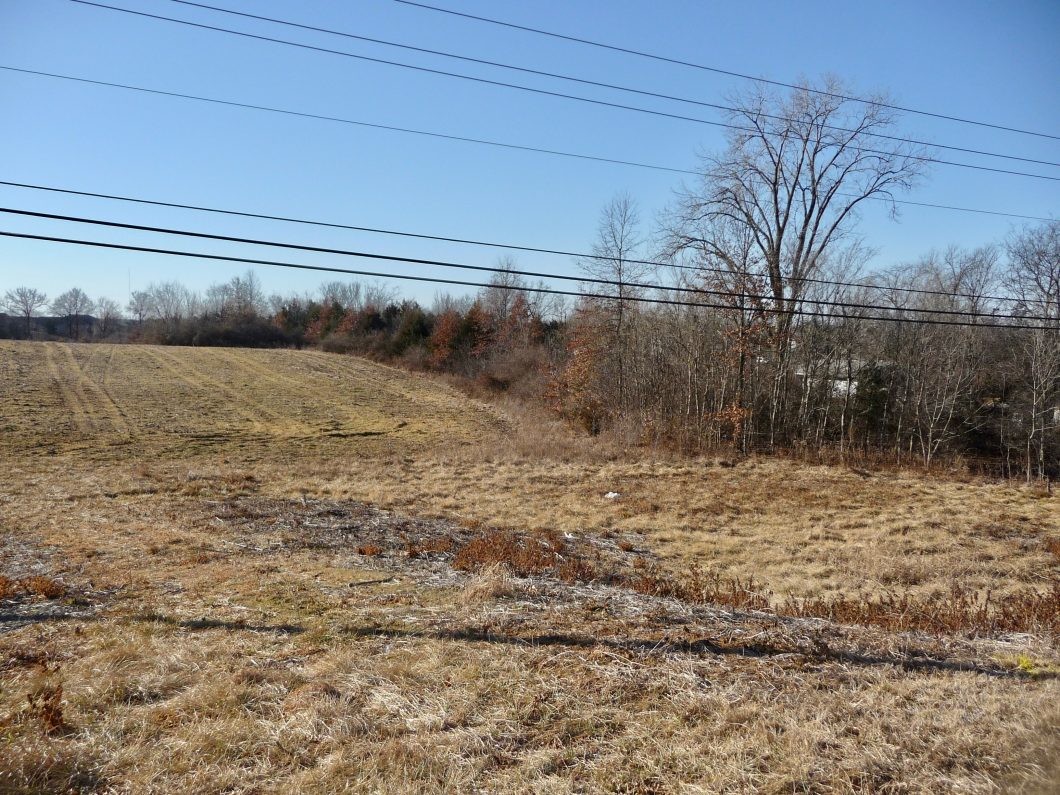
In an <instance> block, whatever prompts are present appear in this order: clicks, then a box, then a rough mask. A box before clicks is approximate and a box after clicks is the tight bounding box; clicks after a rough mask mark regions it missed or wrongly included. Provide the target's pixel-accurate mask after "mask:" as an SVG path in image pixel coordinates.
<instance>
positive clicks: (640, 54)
mask: <svg viewBox="0 0 1060 795" xmlns="http://www.w3.org/2000/svg"><path fill="white" fill-rule="evenodd" d="M394 2H397V3H401V4H403V5H407V6H414V7H416V8H422V9H426V10H428V11H438V12H440V13H443V14H450V15H452V16H455V17H463V18H465V19H473V20H476V21H478V22H488V23H489V24H491V25H500V26H502V27H506V28H512V29H514V30H522V31H525V32H527V33H536V34H538V35H541V36H550V37H552V38H554V39H563V40H564V41H572V42H575V43H577V44H586V45H589V46H591V47H599V48H601V49H604V50H611V51H613V52H621V53H625V54H627V55H636V56H638V57H640V58H650V59H652V60H654V61H661V62H663V63H670V64H676V65H678V66H687V67H690V68H692V69H700V70H702V71H704V72H713V73H714V74H720V75H726V76H727V77H738V78H740V79H741V80H751V81H753V82H755V83H767V84H768V85H773V86H781V87H782V88H792V89H797V90H800V91H809V92H811V93H813V94H820V95H821V96H825V97H832V98H834V99H842V100H845V101H848V102H861V103H863V104H865V105H875V106H876V107H880V108H890V109H891V110H897V111H901V112H902V113H913V114H916V115H918V116H930V117H931V118H934V119H944V120H946V121H954V122H960V123H961V124H972V125H975V126H978V127H989V128H991V129H994V130H1004V131H1005V132H1013V133H1020V134H1021V135H1033V136H1035V137H1038V138H1050V139H1053V140H1060V135H1052V134H1050V133H1042V132H1035V131H1033V130H1025V129H1021V128H1019V127H1009V126H1006V125H1003V124H994V123H991V122H985V121H978V120H976V119H966V118H962V117H960V116H951V115H947V114H945V113H935V112H932V111H928V110H919V109H917V108H909V107H904V106H902V105H894V104H891V103H889V102H881V101H879V100H874V99H865V98H863V97H855V96H850V95H847V94H839V93H835V92H832V91H823V90H821V89H815V88H806V87H805V86H799V85H795V84H793V83H785V82H783V81H780V80H769V79H767V78H764V77H755V76H754V75H749V74H744V73H742V72H734V71H732V70H729V69H721V68H719V67H715V66H706V65H704V64H699V63H693V62H691V61H683V60H681V59H679V58H669V57H667V56H665V55H658V54H657V53H651V52H645V51H643V50H635V49H632V48H629V47H619V46H617V45H614V44H605V43H603V42H599V41H593V40H591V39H583V38H579V37H577V36H568V35H565V34H562V33H555V32H553V31H549V30H542V29H540V28H532V27H529V26H527V25H516V24H515V23H513V22H504V21H503V20H500V19H492V18H490V17H483V16H478V15H476V14H468V13H464V12H462V11H454V10H452V9H449V8H441V7H439V6H433V5H428V4H427V3H419V2H414V0H394Z"/></svg>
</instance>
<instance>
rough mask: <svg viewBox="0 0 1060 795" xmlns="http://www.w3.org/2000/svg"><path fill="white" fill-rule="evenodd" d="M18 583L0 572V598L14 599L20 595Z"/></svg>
mask: <svg viewBox="0 0 1060 795" xmlns="http://www.w3.org/2000/svg"><path fill="white" fill-rule="evenodd" d="M18 590H19V589H18V583H17V582H15V581H14V580H12V579H11V578H10V577H5V576H4V575H3V574H0V599H14V598H15V597H16V596H17V595H18Z"/></svg>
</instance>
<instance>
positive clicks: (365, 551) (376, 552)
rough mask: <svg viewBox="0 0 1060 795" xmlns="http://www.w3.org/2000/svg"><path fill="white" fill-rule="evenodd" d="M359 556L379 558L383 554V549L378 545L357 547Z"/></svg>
mask: <svg viewBox="0 0 1060 795" xmlns="http://www.w3.org/2000/svg"><path fill="white" fill-rule="evenodd" d="M357 554H358V555H364V556H365V557H368V558H377V557H379V556H380V555H382V554H383V548H382V547H381V546H379V545H378V544H361V545H360V546H359V547H357Z"/></svg>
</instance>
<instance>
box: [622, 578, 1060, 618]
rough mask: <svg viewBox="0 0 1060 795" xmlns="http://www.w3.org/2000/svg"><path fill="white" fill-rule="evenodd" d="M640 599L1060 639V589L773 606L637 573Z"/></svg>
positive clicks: (727, 586) (742, 590)
mask: <svg viewBox="0 0 1060 795" xmlns="http://www.w3.org/2000/svg"><path fill="white" fill-rule="evenodd" d="M626 582H627V584H628V585H629V587H631V588H633V590H635V591H639V592H640V593H646V594H651V595H653V596H667V597H671V598H674V599H680V600H681V601H685V602H691V603H695V604H715V605H724V606H726V607H731V608H734V609H737V610H768V611H770V612H772V613H775V614H776V615H778V616H791V617H796V618H824V619H828V620H829V621H834V622H836V623H839V624H861V625H867V626H877V627H882V628H884V629H887V630H890V631H892V632H905V631H911V630H915V631H921V632H936V633H943V632H946V633H953V632H974V633H983V634H997V633H1001V632H1042V631H1045V632H1050V633H1054V634H1060V585H1054V586H1053V589H1052V590H1051V591H1045V592H1040V591H1033V590H1028V591H1022V592H1019V593H1013V594H1008V595H1006V596H1003V597H998V598H993V597H991V595H990V594H989V593H988V594H986V596H983V597H980V596H978V595H977V594H976V593H975V592H973V591H968V590H965V589H964V588H962V587H961V586H960V585H957V584H955V585H954V586H953V587H952V588H951V589H950V591H949V592H947V593H941V592H940V593H933V594H928V595H926V596H917V595H913V594H909V593H905V594H884V595H883V596H875V597H873V596H868V595H861V596H855V597H850V596H829V597H818V598H810V599H794V598H789V599H786V600H784V601H781V602H777V603H773V602H772V601H771V600H770V594H769V593H768V592H767V591H765V590H763V589H762V588H761V586H760V585H759V584H758V583H756V582H755V581H754V579H753V578H752V579H749V580H746V581H741V580H740V579H739V578H724V577H721V576H720V575H718V574H714V573H711V574H704V573H703V572H702V571H700V570H698V569H693V570H692V571H691V572H690V574H689V575H688V576H687V577H685V578H677V577H670V576H667V575H665V574H662V573H660V572H658V571H655V570H653V569H646V568H641V569H640V570H639V571H638V573H637V574H636V575H634V576H633V577H632V578H628V579H627V580H626Z"/></svg>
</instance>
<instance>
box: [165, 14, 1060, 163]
mask: <svg viewBox="0 0 1060 795" xmlns="http://www.w3.org/2000/svg"><path fill="white" fill-rule="evenodd" d="M170 2H172V3H178V4H180V5H185V6H191V7H194V8H203V9H207V10H210V11H217V12H219V13H222V14H231V15H233V16H237V17H243V18H245V19H256V20H259V21H263V22H270V23H273V24H276V25H285V26H287V27H292V28H298V29H300V30H309V31H314V32H316V33H327V34H329V35H332V36H342V37H343V38H347V39H353V40H355V41H364V42H369V43H371V44H380V45H383V46H386V47H396V48H398V49H402V50H409V51H412V52H418V53H425V54H427V55H436V56H439V57H442V58H451V59H454V60H458V61H463V62H465V63H473V64H479V65H482V66H492V67H496V68H499V69H509V70H511V71H515V72H521V73H523V74H531V75H537V76H539V77H549V78H553V79H556V80H566V81H568V82H572V83H578V84H581V85H587V86H595V87H597V88H607V89H612V90H615V91H623V92H626V93H629V94H637V95H639V96H644V97H653V98H655V99H665V100H669V101H672V102H682V103H685V104H688V105H698V106H699V107H704V108H712V109H714V110H720V111H724V112H726V113H735V114H744V111H742V110H741V109H740V108H734V107H732V106H730V105H721V104H719V103H716V102H707V101H705V100H698V99H692V98H690V97H680V96H675V95H672V94H663V93H661V92H658V91H648V90H644V89H639V88H631V87H629V86H622V85H617V84H615V83H605V82H602V81H599V80H589V79H586V78H582V77H575V76H572V75H565V74H559V73H557V72H548V71H544V70H542V69H532V68H530V67H525V66H516V65H514V64H507V63H501V62H499V61H490V60H487V59H485V58H473V57H471V56H468V55H460V54H459V53H453V52H446V51H444V50H433V49H429V48H427V47H416V46H414V45H411V44H402V43H401V42H396V41H388V40H386V39H378V38H373V37H372V36H362V35H359V34H356V33H350V32H348V31H342V30H335V29H333V28H321V27H317V26H315V25H306V24H303V23H301V22H294V21H292V20H288V19H278V18H276V17H267V16H262V15H260V14H250V13H247V12H245V11H236V10H234V9H230V8H222V7H221V6H214V5H207V4H206V3H195V2H192V1H191V0H170ZM756 115H757V116H760V117H762V118H765V119H772V120H775V121H783V122H793V121H795V119H792V118H790V117H788V116H779V115H776V114H771V113H757V114H756ZM820 126H821V128H822V129H826V130H834V131H836V132H841V133H850V134H860V135H865V136H868V137H872V138H880V139H884V140H888V141H898V142H901V143H907V144H914V145H916V146H926V147H932V148H937V149H949V150H951V151H954V152H964V153H965V154H973V155H983V156H984V157H997V158H1002V159H1005V160H1018V161H1021V162H1024V163H1035V164H1037V165H1042V166H1056V167H1060V163H1056V162H1053V161H1051V160H1037V159H1035V158H1032V157H1021V156H1019V155H1008V154H1002V153H1000V152H988V151H984V150H982V149H970V148H968V147H964V146H953V145H950V144H940V143H932V142H930V141H919V140H916V139H915V138H906V137H903V136H900V135H888V134H886V133H878V132H867V131H864V132H863V131H860V130H852V129H850V128H849V127H841V126H838V125H834V124H822V125H820Z"/></svg>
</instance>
